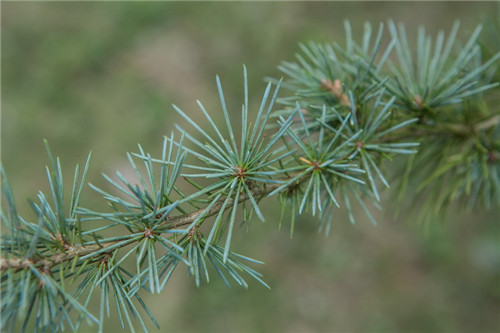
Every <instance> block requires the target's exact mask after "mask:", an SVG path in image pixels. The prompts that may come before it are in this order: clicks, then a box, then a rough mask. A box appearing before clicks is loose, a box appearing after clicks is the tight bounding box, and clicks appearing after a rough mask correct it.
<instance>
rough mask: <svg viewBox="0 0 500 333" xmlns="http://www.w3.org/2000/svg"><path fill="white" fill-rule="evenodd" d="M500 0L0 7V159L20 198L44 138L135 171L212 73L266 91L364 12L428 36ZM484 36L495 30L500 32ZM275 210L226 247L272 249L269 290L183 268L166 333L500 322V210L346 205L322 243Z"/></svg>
mask: <svg viewBox="0 0 500 333" xmlns="http://www.w3.org/2000/svg"><path fill="white" fill-rule="evenodd" d="M498 10H499V9H498V6H497V5H496V4H495V3H487V2H484V3H482V2H481V3H479V2H474V3H463V2H459V3H458V2H455V3H452V2H438V3H416V2H415V3H411V2H409V3H405V2H391V3H335V2H332V3H328V2H310V3H307V2H293V3H281V2H269V3H194V2H188V3H181V2H174V3H167V2H163V3H159V2H158V3H157V2H147V3H125V2H123V3H118V2H116V3H115V2H101V3H98V2H77V3H57V2H46V3H36V2H20V3H14V2H7V3H2V55H1V56H2V88H3V89H2V105H1V106H2V163H3V164H4V166H5V169H6V171H7V173H8V174H9V177H10V181H11V185H12V186H13V188H14V189H15V193H14V194H15V196H16V198H17V201H18V202H22V201H23V200H24V199H25V198H28V197H33V196H34V193H35V190H37V189H38V188H47V186H48V185H47V184H46V183H45V181H44V180H43V179H44V177H43V169H42V165H44V164H45V162H46V157H45V154H44V152H43V149H42V139H43V138H47V139H48V140H49V141H50V142H51V145H52V149H53V150H54V151H55V152H57V154H58V155H60V156H63V162H64V164H65V165H66V167H65V165H63V169H67V170H71V168H72V167H68V166H73V165H74V164H75V163H76V162H77V161H78V162H80V163H82V162H83V160H84V158H85V156H86V153H87V152H88V151H89V150H92V151H93V155H94V158H93V163H92V165H91V168H90V171H89V175H88V179H89V181H91V182H92V183H94V184H96V185H102V184H103V182H102V180H101V177H100V176H99V174H100V172H103V171H106V172H108V171H110V170H115V169H118V170H120V172H122V173H124V174H126V173H127V172H130V171H129V170H127V169H125V170H124V167H123V165H124V164H125V153H124V152H125V151H129V150H135V145H136V143H137V142H140V143H141V144H142V145H143V146H144V147H147V149H148V150H149V151H152V152H153V153H155V152H159V151H160V149H161V140H162V135H164V134H166V133H168V132H169V131H170V130H171V129H172V128H173V123H175V122H179V123H182V122H181V119H180V118H179V117H178V116H177V115H176V114H175V113H174V111H173V108H172V107H171V104H172V103H175V104H177V105H179V106H181V107H182V108H183V110H185V111H186V112H187V110H189V109H194V108H195V103H194V100H195V99H200V100H202V101H203V102H204V104H205V105H215V104H216V103H217V94H216V90H215V88H214V84H213V82H214V77H215V74H216V73H218V74H220V75H221V76H223V77H224V80H225V81H226V82H231V81H233V82H236V83H238V84H234V86H231V85H226V86H227V87H226V88H225V94H226V95H227V96H235V98H231V100H241V98H240V99H238V98H239V97H241V87H240V80H241V79H240V75H241V74H240V73H241V64H242V63H245V64H246V65H247V67H248V68H249V72H250V73H251V77H250V83H249V90H250V91H259V89H263V88H262V87H263V85H262V82H261V81H259V80H260V78H263V77H265V76H274V77H277V76H278V75H279V73H278V71H277V69H276V66H277V65H278V64H279V63H280V62H281V61H282V60H290V59H293V54H294V53H295V52H297V51H298V47H297V43H298V42H301V41H302V42H307V41H308V40H311V39H314V40H315V41H318V42H327V41H332V40H337V39H338V40H343V38H344V37H343V28H342V21H343V20H344V19H346V18H348V19H349V20H350V21H351V25H352V27H353V34H357V33H359V32H360V31H361V30H362V26H363V25H362V22H363V21H365V20H370V21H371V22H379V21H386V20H387V19H388V18H392V19H393V20H394V21H395V22H398V21H404V22H405V24H406V26H407V29H408V30H409V31H410V30H412V29H415V27H416V26H417V25H418V24H424V25H425V26H426V27H427V29H428V31H430V32H432V31H436V30H438V29H448V28H449V27H451V25H452V21H453V20H455V19H460V20H461V21H462V27H466V28H467V27H470V28H471V29H472V28H473V27H474V26H475V25H476V24H477V22H478V21H479V20H480V18H481V15H484V16H486V17H489V19H491V20H496V19H497V18H496V17H490V16H491V15H495V14H496V13H498ZM496 15H497V14H496ZM488 36H489V37H486V38H490V39H489V40H495V39H494V38H498V31H497V34H496V37H495V31H493V32H490V34H489V35H488ZM486 43H487V44H488V45H493V46H494V43H493V44H491V43H488V42H486ZM497 48H498V47H497ZM491 52H496V51H495V49H492V50H491ZM253 97H254V98H260V94H259V93H257V94H255V96H253ZM250 98H252V96H250ZM254 102H255V101H254ZM256 104H258V103H254V105H256ZM234 107H235V109H236V110H237V111H236V112H235V117H238V116H239V105H235V106H234ZM229 108H231V105H229ZM156 155H158V154H156ZM85 191H86V193H87V195H83V197H82V200H83V201H84V204H85V205H88V206H90V205H94V206H95V205H98V202H99V200H98V197H99V195H95V196H93V192H92V191H90V189H86V190H85ZM264 206H265V207H266V204H265V205H264ZM19 210H20V213H21V214H23V213H24V211H27V210H28V204H25V205H21V207H19ZM267 210H268V211H269V214H268V215H267V216H270V218H268V219H267V220H268V223H266V224H259V225H258V227H255V228H253V230H252V232H250V233H248V234H244V231H243V230H241V232H238V233H236V234H237V235H235V238H234V240H233V244H237V245H235V249H236V250H237V251H240V252H242V253H252V255H253V257H255V258H265V259H266V265H265V266H264V267H263V268H262V267H261V268H260V271H261V272H263V273H264V276H265V278H266V282H267V283H268V284H269V285H270V286H271V288H272V290H271V291H268V290H266V289H265V288H261V287H260V286H259V285H258V284H257V283H252V285H251V288H250V289H249V290H248V291H246V290H240V289H238V288H233V289H228V288H227V287H226V286H225V285H224V284H223V282H222V281H214V282H212V283H211V285H210V286H208V287H206V286H205V287H203V286H202V287H201V288H194V287H193V286H192V283H191V281H190V280H189V279H188V278H187V273H186V278H184V277H183V275H182V274H177V275H176V276H175V277H173V278H172V282H171V284H170V286H168V287H167V290H166V292H164V293H163V294H161V295H154V296H148V299H146V303H147V304H148V306H149V308H150V309H151V311H152V312H153V314H154V315H155V316H156V317H157V318H158V320H159V324H160V327H162V330H168V331H175V332H207V331H209V332H220V331H228V332H258V331H262V332H273V331H291V332H298V331H303V332H309V331H328V332H330V331H351V332H367V331H401V332H413V331H415V332H422V331H425V332H442V331H453V332H470V331H475V332H493V331H498V330H499V329H500V322H499V320H498V316H497V315H498V313H499V310H500V285H499V283H498V281H499V279H500V245H499V244H500V241H499V240H500V230H499V227H498V223H497V221H495V220H496V219H498V212H495V211H492V212H491V213H489V214H485V213H479V212H473V213H471V214H470V215H459V214H451V215H450V216H448V217H447V221H449V223H439V221H436V222H437V223H431V224H429V225H428V226H427V227H426V228H427V229H425V230H423V229H422V227H421V226H420V225H415V224H412V223H411V221H410V223H406V221H401V220H393V219H392V218H390V217H385V219H384V217H383V216H377V220H378V221H379V222H380V223H379V226H377V227H375V228H374V227H371V225H370V223H369V221H368V220H360V221H359V222H360V223H358V224H357V225H355V226H352V225H350V224H349V223H347V220H348V218H347V216H343V215H340V214H339V215H338V216H337V218H336V219H335V221H334V223H333V226H332V231H331V232H330V235H331V236H330V237H329V238H328V239H325V238H324V236H322V235H318V233H317V231H316V228H310V225H308V224H305V223H301V221H300V220H299V221H297V223H296V232H295V236H294V239H293V240H289V236H288V235H289V233H288V232H283V231H278V230H277V221H278V220H279V213H280V212H278V211H276V212H275V221H276V223H273V218H272V215H270V214H273V207H271V206H270V205H269V204H267ZM307 219H308V218H307V217H305V218H302V221H303V222H307V221H306V220H307ZM311 219H312V218H311ZM285 225H286V224H285ZM243 237H245V242H241V240H242V239H243ZM310 252H314V253H315V254H316V255H315V256H314V259H311V256H310V255H308V253H310ZM113 322H115V323H116V325H118V322H117V321H116V320H113V321H110V324H109V327H108V329H109V331H114V328H113V327H112V326H111V325H113ZM151 325H152V324H151ZM150 329H151V330H152V331H155V328H154V326H151V327H150Z"/></svg>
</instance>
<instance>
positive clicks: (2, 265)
mask: <svg viewBox="0 0 500 333" xmlns="http://www.w3.org/2000/svg"><path fill="white" fill-rule="evenodd" d="M279 185H280V184H276V183H273V184H264V186H263V187H255V188H253V189H251V192H252V194H253V195H254V196H255V197H259V198H261V197H263V196H265V195H266V194H269V193H271V192H272V191H274V190H275V189H277V188H278V187H279ZM246 200H248V194H247V193H242V194H241V195H240V196H239V200H238V203H241V202H243V201H246ZM224 201H225V198H222V199H220V200H219V201H218V202H217V203H216V204H214V206H213V207H212V208H210V210H209V211H208V213H206V216H207V217H210V216H213V215H216V214H218V213H219V211H220V210H221V209H222V205H223V203H224ZM233 203H234V199H229V201H228V205H229V206H230V205H232V204H233ZM204 211H205V209H204V208H202V209H199V210H197V211H195V212H192V213H190V214H187V215H178V216H173V217H167V219H166V220H165V221H164V222H162V224H161V227H164V228H166V229H167V230H168V229H174V228H178V227H181V226H184V225H189V224H191V223H193V222H194V221H195V220H196V219H197V218H198V216H200V215H201V214H203V212H204ZM119 242H120V241H111V242H104V243H99V244H92V245H73V246H68V247H67V248H66V251H65V252H64V253H60V254H56V255H53V256H51V257H50V259H49V258H48V257H44V258H22V259H21V258H4V257H0V271H1V272H5V271H7V270H9V269H13V270H21V269H26V268H29V267H30V266H31V267H33V266H34V267H41V268H43V269H44V270H48V269H49V268H50V267H53V266H56V265H59V264H62V263H64V262H68V261H71V260H73V259H74V258H75V257H83V256H85V255H88V254H91V253H93V252H96V251H101V253H100V254H104V253H107V251H102V249H104V248H107V247H111V246H113V245H115V244H117V243H119ZM129 244H130V243H127V244H124V245H123V247H124V246H127V245H129ZM115 249H117V248H116V247H114V248H112V249H110V250H109V252H111V251H114V250H115Z"/></svg>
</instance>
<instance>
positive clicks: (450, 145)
mask: <svg viewBox="0 0 500 333" xmlns="http://www.w3.org/2000/svg"><path fill="white" fill-rule="evenodd" d="M387 27H388V29H385V30H384V27H383V25H382V24H381V25H380V26H379V28H378V29H376V30H374V29H372V27H371V25H370V24H368V23H366V24H365V28H364V33H363V35H362V38H361V40H360V41H357V40H356V39H354V38H353V37H352V34H351V28H350V25H349V23H346V24H345V29H346V43H345V46H341V45H340V44H338V43H332V44H319V43H314V42H311V43H309V44H307V45H305V44H301V45H300V50H301V51H300V53H298V54H297V55H296V61H295V62H283V63H282V64H281V65H280V66H279V69H280V70H281V71H282V72H283V75H284V78H283V79H282V80H275V79H268V81H269V82H268V84H267V88H266V89H265V92H264V95H263V97H262V101H261V103H260V105H256V106H254V105H250V104H249V96H250V93H251V92H249V89H248V78H247V70H246V68H245V67H244V69H243V91H244V100H243V102H242V106H241V112H240V114H241V117H239V121H240V124H239V125H238V126H234V125H233V123H234V118H232V117H231V114H232V113H233V112H231V111H230V110H228V108H227V106H226V97H225V96H224V93H223V88H222V83H221V80H219V78H218V77H217V79H216V84H217V89H218V94H219V98H220V111H217V110H210V111H209V110H207V109H206V108H205V107H204V105H203V104H202V103H201V102H199V101H198V105H199V109H200V110H199V111H198V112H199V113H200V114H201V115H202V117H203V121H199V120H197V119H198V117H193V116H190V115H192V114H194V113H193V112H191V111H190V112H185V111H183V110H181V108H179V107H177V106H175V105H174V106H173V108H174V109H175V110H176V111H177V113H178V114H179V115H180V116H181V117H182V118H183V119H184V120H185V121H186V122H187V125H188V126H187V127H186V128H182V127H180V126H176V130H175V131H174V132H172V133H171V134H170V135H168V136H166V137H165V138H164V140H163V145H162V153H161V156H151V155H150V154H149V153H147V152H145V151H144V150H143V149H142V147H141V146H139V150H138V152H134V153H130V154H127V157H128V160H129V163H130V166H131V168H132V169H133V170H134V172H135V174H136V176H137V179H138V182H137V183H134V182H131V181H130V180H128V179H127V178H126V177H124V176H123V175H122V174H120V173H119V172H117V173H116V175H115V176H108V175H104V177H105V179H106V180H107V182H109V185H110V186H109V189H108V190H104V189H100V188H97V187H96V186H94V185H92V184H89V187H90V188H91V190H89V189H87V188H86V180H85V178H86V174H87V171H88V169H89V164H90V155H89V156H88V158H87V160H86V162H85V164H84V166H83V168H80V166H78V165H77V166H76V168H75V172H74V177H73V180H72V186H71V192H70V194H69V195H65V194H64V191H63V188H65V187H64V186H63V176H62V175H63V173H62V170H61V163H60V160H59V158H54V156H53V155H52V152H51V151H50V148H49V146H48V144H47V143H46V149H47V153H48V156H49V160H50V165H49V166H47V168H46V173H47V179H48V181H49V185H50V193H48V194H46V193H42V192H39V193H38V194H37V196H36V200H34V201H33V202H32V204H31V205H32V208H33V211H34V213H35V216H36V219H35V220H26V219H25V218H23V217H21V216H20V215H19V214H18V213H17V211H16V204H15V202H14V200H13V195H12V190H11V187H10V185H9V182H8V180H7V177H6V174H5V172H4V170H3V169H2V171H1V172H2V191H3V196H2V197H3V205H2V211H1V219H2V223H3V227H4V233H3V235H2V239H1V257H0V269H1V273H2V277H1V298H2V303H1V327H2V331H5V332H17V331H25V330H28V328H29V327H35V328H36V331H40V332H55V331H59V330H62V329H67V328H70V329H72V330H75V331H77V330H78V329H79V328H80V327H82V325H97V327H98V331H100V332H102V331H103V323H104V321H105V319H106V318H107V317H108V316H109V314H110V311H116V313H117V314H118V318H119V320H120V322H121V325H122V327H128V328H129V329H130V330H131V331H134V330H135V329H136V328H137V327H140V328H142V329H143V330H144V331H146V330H147V329H146V324H145V320H146V319H147V318H149V319H150V320H152V321H153V322H154V323H156V321H155V319H154V318H153V316H152V314H151V312H150V311H149V310H148V308H147V305H146V304H145V302H144V301H143V300H142V298H141V294H143V293H145V292H150V293H160V292H162V290H163V289H164V287H165V286H166V284H167V283H168V281H169V279H170V277H171V276H172V274H174V272H175V271H176V268H177V267H178V266H179V265H184V266H186V267H187V271H188V273H189V275H191V276H192V278H193V280H194V282H195V284H196V285H197V286H199V285H200V284H202V283H204V282H208V281H209V278H210V275H209V272H214V273H216V274H217V275H218V276H219V277H220V278H221V279H222V280H223V281H224V282H225V283H226V284H227V285H228V286H231V285H233V284H236V285H240V286H242V287H245V288H247V286H248V282H247V280H248V279H249V278H250V279H254V280H256V281H257V282H259V283H260V284H262V285H263V286H264V287H268V285H267V284H266V283H265V282H264V280H263V278H262V276H261V274H260V273H258V272H257V271H256V270H255V269H254V267H256V266H258V265H259V264H262V262H260V261H258V260H255V259H251V258H249V257H246V256H243V255H241V254H238V253H236V252H234V251H233V248H234V242H233V241H232V240H233V234H234V233H235V232H236V230H238V228H237V227H238V226H239V225H241V224H242V223H243V224H244V225H246V227H247V228H249V227H250V224H249V223H250V221H251V220H252V218H253V217H256V218H257V219H258V220H260V221H262V222H264V221H266V217H265V215H266V214H265V211H263V210H261V207H260V202H261V201H262V200H275V201H279V202H280V204H281V207H282V210H283V214H284V212H285V211H286V214H290V217H291V218H290V221H291V226H290V230H291V232H292V233H293V230H294V224H295V219H296V216H299V215H302V214H305V213H311V214H312V215H314V216H317V217H318V221H319V230H321V231H322V232H325V233H326V234H328V233H329V231H330V226H331V223H332V221H333V220H334V219H335V216H334V211H336V210H337V209H345V210H346V211H347V213H348V216H349V220H350V222H352V223H354V222H355V220H356V215H357V214H356V212H357V211H360V212H362V213H363V214H366V215H367V217H368V218H369V219H370V220H371V221H372V222H373V223H376V221H375V219H374V217H373V216H372V214H371V211H372V209H373V207H376V208H381V206H382V205H383V200H382V199H383V196H382V194H383V192H384V191H385V190H386V189H388V188H390V191H389V194H390V195H395V196H397V197H398V198H399V199H402V198H403V197H405V198H408V197H410V200H405V201H402V200H401V201H400V202H399V204H398V206H402V205H405V203H406V202H408V201H410V202H413V203H414V205H417V206H419V209H418V211H419V212H423V213H422V214H420V215H419V219H421V220H423V221H428V220H430V219H432V218H434V217H436V216H437V217H439V216H443V215H444V214H445V213H446V210H447V209H448V207H449V206H450V205H452V204H454V203H455V204H456V203H459V204H461V206H462V207H465V208H467V209H473V208H478V207H479V208H482V209H491V208H498V207H499V206H500V109H498V91H499V90H498V89H499V83H498V82H496V81H495V80H498V74H497V73H498V72H497V70H498V65H499V64H500V61H499V60H500V53H495V52H492V51H491V50H488V52H489V54H490V57H489V58H487V59H483V58H482V49H481V46H480V44H479V37H480V35H481V27H477V29H475V30H474V31H473V32H472V34H471V35H470V36H469V37H468V39H465V40H464V41H461V40H458V39H457V36H458V33H459V24H458V23H457V24H455V25H454V26H453V27H452V29H451V31H450V32H449V33H448V34H447V35H446V34H445V33H444V32H442V31H441V32H439V33H438V34H437V35H436V36H430V35H428V34H427V33H426V32H425V29H424V28H420V29H419V30H418V34H417V37H416V45H412V44H411V43H410V42H409V40H411V39H412V38H411V37H410V36H407V33H406V31H405V28H404V26H403V25H396V24H394V23H393V22H389V23H388V25H387ZM387 30H388V33H387ZM386 40H388V42H385V41H386ZM497 51H498V50H497ZM279 96H283V97H279ZM495 96H496V97H495ZM495 98H496V99H497V103H496V104H495V103H494V102H495ZM218 112H220V113H221V115H222V122H219V121H217V120H216V119H219V118H220V117H219V116H218V114H217V113H218ZM232 122H233V123H232ZM394 159H396V160H398V162H397V163H393V164H391V163H388V162H391V161H392V160H394ZM398 166H399V167H398ZM401 166H402V167H401ZM66 181H67V180H66ZM188 188H190V189H192V190H191V191H188V190H186V189H188ZM408 189H411V191H408ZM92 191H93V193H92ZM406 192H409V193H406ZM96 194H97V195H100V196H102V197H103V199H104V200H105V201H106V202H107V204H108V206H109V209H108V210H107V211H104V212H101V211H95V210H93V209H90V208H86V207H82V206H81V205H80V198H81V196H82V195H96ZM67 198H69V200H66V199H67ZM356 208H359V209H356ZM253 227H255V226H253ZM126 261H127V262H131V261H133V262H134V265H132V266H133V269H130V268H126V267H125V265H124V263H125V262H126ZM127 267H130V265H127ZM92 299H97V300H98V303H99V309H98V311H97V312H96V313H91V312H90V310H89V309H88V305H89V304H90V301H91V300H92Z"/></svg>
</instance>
